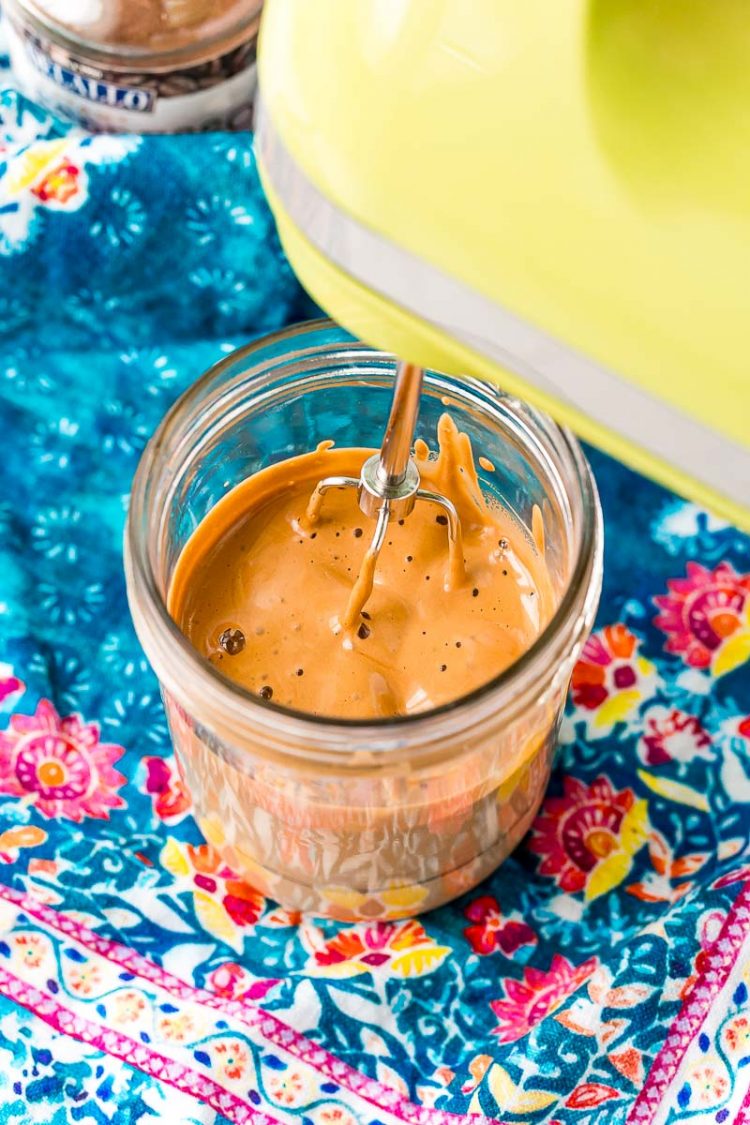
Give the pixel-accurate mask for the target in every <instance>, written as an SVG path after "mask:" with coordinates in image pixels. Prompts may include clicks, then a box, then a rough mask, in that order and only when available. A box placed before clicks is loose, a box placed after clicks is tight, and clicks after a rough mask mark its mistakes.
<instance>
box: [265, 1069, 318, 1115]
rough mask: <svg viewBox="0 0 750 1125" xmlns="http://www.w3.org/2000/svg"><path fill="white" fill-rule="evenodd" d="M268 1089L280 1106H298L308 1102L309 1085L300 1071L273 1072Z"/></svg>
mask: <svg viewBox="0 0 750 1125" xmlns="http://www.w3.org/2000/svg"><path fill="white" fill-rule="evenodd" d="M266 1088H267V1090H268V1092H269V1093H270V1095H271V1097H272V1098H273V1099H274V1101H277V1102H278V1103H279V1104H280V1105H287V1106H298V1105H301V1104H302V1103H303V1102H305V1101H307V1100H308V1096H307V1095H308V1083H307V1082H306V1081H305V1078H304V1075H303V1074H302V1073H301V1072H300V1071H299V1070H291V1069H288V1070H285V1071H282V1072H281V1073H279V1071H277V1070H274V1071H272V1072H271V1074H270V1075H269V1076H268V1078H267V1079H266Z"/></svg>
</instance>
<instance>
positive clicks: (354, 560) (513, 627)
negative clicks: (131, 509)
mask: <svg viewBox="0 0 750 1125" xmlns="http://www.w3.org/2000/svg"><path fill="white" fill-rule="evenodd" d="M438 441H439V452H438V455H437V457H436V458H431V457H430V454H429V450H428V448H427V446H426V445H425V444H424V443H423V442H418V443H417V446H416V448H415V459H416V461H417V465H418V467H419V471H420V474H421V477H422V485H423V487H424V488H427V489H431V490H434V491H436V492H441V493H442V494H443V495H445V496H447V497H448V498H449V499H450V500H452V501H453V503H454V504H455V506H456V508H457V510H458V514H459V517H460V520H461V528H462V541H463V542H462V550H461V553H460V557H459V558H454V560H453V564H452V565H451V561H450V558H449V551H448V528H447V517H446V516H445V515H444V514H443V513H442V512H441V510H440V508H439V507H437V506H435V505H432V504H428V503H423V502H418V503H417V505H416V507H415V509H414V511H413V512H412V514H411V515H410V516H408V518H407V519H406V520H403V521H398V522H392V523H391V524H390V525H389V528H388V535H387V538H386V542H385V546H384V548H383V550H382V552H381V554H380V557H379V559H378V561H377V566H376V567H375V571H374V576H373V586H372V591H371V593H370V594H369V597H367V598H366V600H364V599H363V598H360V599H359V601H358V602H357V604H355V606H354V610H353V611H352V600H351V599H352V590H353V588H354V587H355V583H356V582H357V579H358V576H359V575H360V572H361V569H362V565H363V561H364V560H365V555H366V551H367V547H368V545H369V543H370V540H371V538H372V534H373V530H374V524H373V523H372V522H371V521H370V520H368V519H367V518H366V517H365V516H363V515H362V513H361V512H360V510H359V507H358V504H357V497H356V492H355V490H354V489H346V490H330V491H329V492H327V493H326V495H325V499H324V502H323V504H322V507H321V510H320V515H319V517H318V518H317V519H316V520H314V521H312V522H311V521H310V520H309V519H306V516H305V513H306V510H307V507H308V502H309V500H310V495H311V493H312V491H313V489H314V488H315V485H316V484H317V482H318V481H319V480H320V479H321V478H322V477H326V476H331V475H347V476H354V477H357V476H358V475H359V471H360V468H361V466H362V463H363V462H364V461H365V459H366V458H367V457H369V456H370V455H371V454H372V452H373V450H369V449H336V448H333V447H332V444H331V443H330V442H324V443H322V444H321V445H320V446H319V447H318V448H317V449H316V450H315V451H313V452H310V453H306V454H303V455H301V456H298V457H293V458H291V459H289V460H287V461H283V462H280V463H278V464H276V465H273V466H271V467H270V468H267V469H264V470H262V471H261V472H259V473H256V474H255V475H254V476H252V477H250V478H249V479H248V480H246V481H244V482H243V483H242V484H240V485H238V486H237V487H236V488H235V489H233V490H232V492H230V493H229V494H228V495H227V496H225V497H224V498H223V499H222V500H221V501H220V502H219V503H218V504H217V505H216V507H215V508H214V509H213V510H212V511H211V512H210V513H209V515H208V516H207V517H206V519H204V521H203V522H202V523H201V525H200V526H199V527H198V529H197V530H196V532H195V533H194V534H193V536H192V537H191V539H190V540H189V542H188V544H187V545H186V547H185V549H184V550H183V552H182V555H181V557H180V559H179V562H178V565H177V568H176V571H175V574H174V578H173V581H172V585H171V590H170V595H169V609H170V612H171V614H172V616H173V617H174V619H175V621H176V622H177V624H178V625H179V626H180V628H181V629H182V630H183V632H184V633H185V634H186V636H187V637H188V638H189V639H190V641H191V642H192V643H193V645H194V646H195V648H196V649H197V650H198V652H200V653H201V654H202V655H203V656H204V657H205V658H206V659H207V660H209V661H211V663H213V664H214V665H215V666H216V667H217V668H218V669H220V671H221V672H222V673H223V674H224V675H225V676H227V677H228V678H229V679H231V680H233V681H235V682H236V683H238V684H241V685H242V686H243V687H245V688H246V689H248V690H249V691H251V692H253V693H255V694H257V695H258V696H260V697H262V698H265V699H272V700H273V701H274V702H278V703H281V704H283V705H285V706H287V707H291V708H294V709H296V710H298V711H303V712H308V713H311V714H316V715H325V716H337V717H340V718H352V719H365V718H374V717H386V716H395V715H408V714H413V713H415V712H421V711H426V710H429V709H431V708H434V707H438V706H440V705H441V704H445V703H449V702H451V701H452V700H455V699H458V698H460V697H461V696H464V695H466V694H468V693H469V692H471V691H473V690H475V689H476V688H479V687H481V686H482V684H485V683H486V682H487V681H489V680H491V679H493V678H494V677H495V676H497V675H498V674H499V673H500V672H502V671H503V669H505V668H507V667H508V666H509V665H511V664H512V663H513V662H514V661H516V660H517V659H518V658H519V657H520V656H521V655H522V654H523V653H524V652H525V651H526V650H527V649H528V648H529V647H530V645H531V644H532V643H533V642H534V640H535V639H536V637H537V636H538V635H539V633H540V632H541V630H542V629H543V628H544V626H545V625H546V624H547V622H548V621H549V619H550V617H551V616H552V613H553V611H554V596H553V590H552V587H551V583H550V580H549V576H548V574H547V571H546V568H545V565H544V562H543V559H542V557H541V556H540V553H539V551H538V550H537V548H536V547H535V545H534V544H533V543H532V540H531V538H530V537H529V536H528V535H527V534H526V532H525V531H524V530H523V529H522V528H521V527H520V526H519V524H518V523H517V522H516V521H515V520H514V519H513V518H512V517H511V516H510V515H508V514H507V513H506V512H504V511H503V510H502V509H500V508H499V506H495V505H493V504H491V503H488V501H487V499H486V498H485V497H484V496H483V495H482V492H481V490H480V487H479V482H478V479H477V474H476V470H475V466H474V459H473V455H472V450H471V446H470V442H469V439H468V437H467V436H466V435H465V434H462V433H459V431H458V430H457V428H456V426H455V423H454V422H453V421H452V420H451V418H450V417H449V416H447V415H444V416H443V417H442V419H441V421H440V424H439V429H438ZM486 464H487V465H490V463H489V462H487V463H486ZM490 468H491V465H490ZM534 523H535V527H534V529H533V530H534V538H535V539H536V541H537V543H539V545H540V546H541V537H542V530H541V519H540V517H539V515H538V513H537V514H536V518H535V521H534ZM367 585H368V584H367V583H366V582H365V583H364V584H363V583H360V589H365V592H366V587H367ZM347 609H349V614H348V616H347Z"/></svg>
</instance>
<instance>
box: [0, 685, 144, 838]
mask: <svg viewBox="0 0 750 1125" xmlns="http://www.w3.org/2000/svg"><path fill="white" fill-rule="evenodd" d="M124 752H125V751H124V750H123V748H122V747H121V746H114V745H109V744H108V743H103V742H100V741H99V728H98V726H97V724H96V723H86V722H84V721H83V719H82V718H81V716H80V715H68V716H67V717H66V718H64V719H61V718H60V716H59V715H58V713H57V711H56V710H55V708H54V707H53V706H52V704H51V703H49V702H48V701H47V700H45V699H43V700H42V701H41V703H40V704H39V706H38V707H37V709H36V713H35V714H34V715H13V716H11V720H10V726H9V727H8V729H7V730H5V731H0V793H5V794H8V795H9V796H12V797H31V798H32V800H33V803H34V806H35V807H36V809H37V810H38V811H39V812H40V813H41V814H42V815H43V816H46V817H49V818H51V817H64V818H66V819H68V820H73V821H75V822H76V823H77V824H80V822H81V821H82V820H83V819H84V817H86V816H91V817H97V818H99V819H107V818H108V817H109V813H110V810H111V809H117V808H123V807H124V805H125V802H124V801H123V800H122V798H121V797H119V796H117V790H118V789H119V788H120V786H122V785H123V783H124V781H125V778H124V777H123V776H122V774H120V773H118V772H117V770H115V769H113V763H114V762H116V761H117V759H118V758H120V757H121V756H122V755H123V754H124Z"/></svg>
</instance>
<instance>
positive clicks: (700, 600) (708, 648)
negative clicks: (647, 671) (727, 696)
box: [654, 562, 750, 676]
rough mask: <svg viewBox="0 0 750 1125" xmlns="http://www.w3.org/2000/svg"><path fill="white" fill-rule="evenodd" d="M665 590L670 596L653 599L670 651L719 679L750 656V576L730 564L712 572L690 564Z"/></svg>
mask: <svg viewBox="0 0 750 1125" xmlns="http://www.w3.org/2000/svg"><path fill="white" fill-rule="evenodd" d="M667 587H668V589H669V593H668V594H663V595H661V596H660V597H657V598H654V602H655V603H656V605H657V606H658V608H659V609H660V610H661V613H660V614H659V615H658V616H657V617H656V618H654V624H655V625H656V626H658V628H659V629H662V630H663V631H664V632H665V633H666V634H667V637H668V640H667V643H666V645H665V648H666V650H667V652H674V653H678V654H679V655H680V656H681V657H682V659H683V660H684V661H685V663H686V664H687V665H689V666H690V667H691V668H708V669H710V670H711V671H712V673H713V674H714V675H715V676H721V675H723V674H724V673H725V672H729V671H731V670H732V669H733V668H736V667H738V666H739V665H740V664H742V663H744V662H745V661H746V660H747V659H748V657H750V621H749V620H748V611H749V610H750V574H738V573H737V572H736V571H735V570H734V568H733V567H732V566H730V564H729V563H727V562H721V563H719V565H718V566H717V567H716V568H715V569H714V570H708V569H707V568H706V567H704V566H701V565H700V564H699V563H695V562H689V563H688V564H687V577H685V578H673V579H671V580H670V581H669V582H667Z"/></svg>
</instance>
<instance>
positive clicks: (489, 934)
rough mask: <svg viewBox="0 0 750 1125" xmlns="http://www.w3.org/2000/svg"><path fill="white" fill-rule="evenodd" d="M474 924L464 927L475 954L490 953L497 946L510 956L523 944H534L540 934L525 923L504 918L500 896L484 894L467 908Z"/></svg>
mask: <svg viewBox="0 0 750 1125" xmlns="http://www.w3.org/2000/svg"><path fill="white" fill-rule="evenodd" d="M464 914H465V915H466V917H467V918H468V919H469V921H470V922H472V923H473V925H471V926H467V927H466V929H465V930H464V937H465V938H466V940H467V941H468V942H469V945H470V946H471V948H472V949H473V950H474V952H475V953H479V954H480V955H482V956H486V955H487V954H488V953H494V951H495V950H496V949H500V950H502V952H503V953H505V954H506V956H510V955H511V954H512V953H515V952H516V950H517V949H519V948H520V947H521V946H522V945H533V944H534V942H536V940H537V938H536V934H535V933H534V931H533V930H532V929H531V927H530V926H527V925H526V923H525V922H522V921H515V920H511V919H509V918H504V917H503V915H502V913H501V911H500V906H499V904H498V902H497V899H495V898H493V897H492V895H482V897H481V898H478V899H475V901H474V902H472V903H471V904H470V905H469V906H467V907H466V909H465V910H464Z"/></svg>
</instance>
